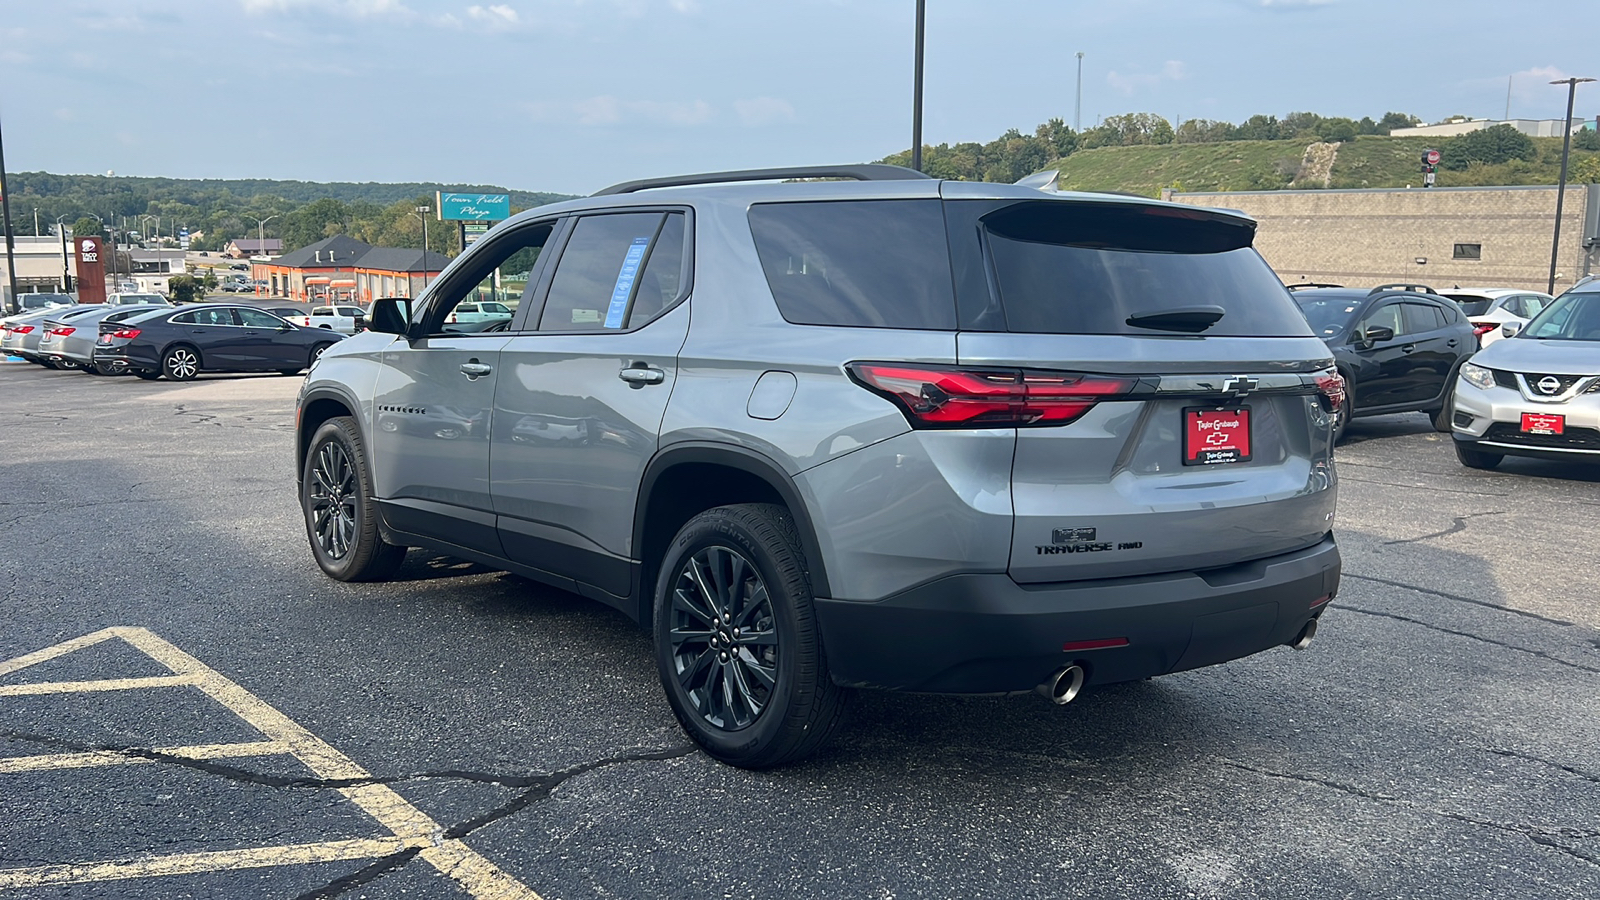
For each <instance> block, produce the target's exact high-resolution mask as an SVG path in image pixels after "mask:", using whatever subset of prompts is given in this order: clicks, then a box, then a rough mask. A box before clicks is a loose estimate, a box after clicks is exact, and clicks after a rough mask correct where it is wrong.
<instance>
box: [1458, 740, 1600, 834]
mask: <svg viewBox="0 0 1600 900" xmlns="http://www.w3.org/2000/svg"><path fill="white" fill-rule="evenodd" d="M1482 749H1483V752H1485V753H1493V754H1494V755H1495V756H1504V757H1506V758H1508V759H1522V760H1527V761H1528V762H1536V763H1539V764H1540V765H1545V766H1549V767H1550V768H1552V769H1560V770H1561V771H1563V772H1566V773H1567V774H1568V775H1575V776H1577V777H1579V778H1582V779H1584V780H1585V781H1592V782H1594V783H1595V784H1600V775H1595V774H1594V773H1592V772H1585V771H1584V770H1582V769H1578V768H1574V767H1572V766H1569V765H1567V764H1565V763H1558V762H1556V761H1555V760H1552V759H1545V758H1543V757H1540V756H1534V755H1533V754H1531V753H1523V752H1521V751H1518V750H1499V749H1496V748H1494V747H1484V748H1482ZM1593 836H1594V837H1600V833H1597V834H1595V835H1593Z"/></svg>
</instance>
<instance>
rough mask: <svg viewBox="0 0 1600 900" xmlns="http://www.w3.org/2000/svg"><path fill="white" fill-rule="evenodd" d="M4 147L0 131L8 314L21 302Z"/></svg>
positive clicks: (0, 197)
mask: <svg viewBox="0 0 1600 900" xmlns="http://www.w3.org/2000/svg"><path fill="white" fill-rule="evenodd" d="M5 146H6V140H5V132H4V131H3V130H0V215H3V216H4V218H5V237H6V284H7V285H8V286H9V288H10V290H11V293H10V294H9V295H7V299H6V310H7V311H8V312H9V311H12V310H14V309H15V308H16V304H17V303H19V302H21V301H19V300H18V299H17V255H16V246H15V242H14V241H13V240H12V239H11V189H10V188H8V187H6V152H5Z"/></svg>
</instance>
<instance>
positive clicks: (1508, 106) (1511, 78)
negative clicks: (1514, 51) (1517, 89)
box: [1502, 75, 1517, 122]
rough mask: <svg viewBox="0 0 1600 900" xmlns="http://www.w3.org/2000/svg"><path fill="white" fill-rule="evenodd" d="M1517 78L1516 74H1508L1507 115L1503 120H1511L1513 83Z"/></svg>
mask: <svg viewBox="0 0 1600 900" xmlns="http://www.w3.org/2000/svg"><path fill="white" fill-rule="evenodd" d="M1516 80H1517V76H1515V75H1507V76H1506V117H1505V119H1504V120H1502V121H1506V122H1509V121H1511V84H1512V82H1514V81H1516Z"/></svg>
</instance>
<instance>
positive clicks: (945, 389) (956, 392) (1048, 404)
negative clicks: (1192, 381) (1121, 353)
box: [845, 362, 1135, 428]
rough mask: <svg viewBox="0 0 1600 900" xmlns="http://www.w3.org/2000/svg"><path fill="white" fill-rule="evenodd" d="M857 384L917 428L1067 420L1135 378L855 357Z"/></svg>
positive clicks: (851, 368)
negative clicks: (887, 402)
mask: <svg viewBox="0 0 1600 900" xmlns="http://www.w3.org/2000/svg"><path fill="white" fill-rule="evenodd" d="M845 369H846V371H848V372H849V373H850V377H851V378H853V379H854V380H855V381H856V383H857V384H860V385H861V386H862V387H864V388H866V389H867V390H869V391H872V392H873V393H875V394H877V395H879V396H881V397H885V398H887V399H888V400H890V401H891V402H893V403H894V404H895V405H896V406H898V407H900V410H901V412H903V413H905V415H906V420H907V421H908V422H910V423H911V427H913V428H1005V427H1021V426H1029V425H1065V424H1067V423H1069V422H1072V421H1074V420H1076V419H1078V418H1079V417H1081V416H1082V415H1083V414H1084V413H1086V412H1088V411H1089V410H1090V409H1093V408H1094V405H1095V404H1096V403H1098V402H1100V401H1101V400H1103V399H1106V398H1109V397H1115V396H1117V395H1119V394H1126V393H1128V392H1129V391H1131V390H1132V389H1133V386H1134V383H1135V379H1132V378H1118V377H1113V376H1107V375H1084V374H1079V373H1075V372H1049V371H1040V370H1035V369H988V368H982V369H979V368H964V367H957V366H931V365H905V364H898V363H868V362H855V363H850V364H849V365H847V366H846V367H845Z"/></svg>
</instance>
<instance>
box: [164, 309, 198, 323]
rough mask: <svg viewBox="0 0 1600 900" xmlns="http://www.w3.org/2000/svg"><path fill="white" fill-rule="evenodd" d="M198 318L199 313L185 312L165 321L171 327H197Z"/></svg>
mask: <svg viewBox="0 0 1600 900" xmlns="http://www.w3.org/2000/svg"><path fill="white" fill-rule="evenodd" d="M198 317H199V313H192V312H186V313H180V314H178V315H176V316H173V317H172V318H170V319H168V320H167V321H168V322H170V323H172V324H173V325H199V324H200V319H199V318H198Z"/></svg>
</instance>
